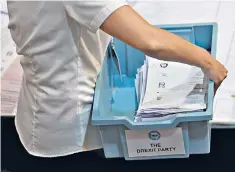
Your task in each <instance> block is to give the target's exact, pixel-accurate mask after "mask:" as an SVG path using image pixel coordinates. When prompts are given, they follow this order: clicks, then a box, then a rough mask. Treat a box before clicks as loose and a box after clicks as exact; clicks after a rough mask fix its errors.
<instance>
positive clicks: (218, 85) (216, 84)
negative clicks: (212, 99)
mask: <svg viewBox="0 0 235 172" xmlns="http://www.w3.org/2000/svg"><path fill="white" fill-rule="evenodd" d="M227 74H228V70H227V69H225V68H224V71H223V72H222V74H221V75H220V78H219V79H218V80H217V81H216V82H215V84H214V95H215V94H216V92H217V90H218V88H219V87H220V85H221V84H222V82H223V81H224V80H225V79H226V77H227Z"/></svg>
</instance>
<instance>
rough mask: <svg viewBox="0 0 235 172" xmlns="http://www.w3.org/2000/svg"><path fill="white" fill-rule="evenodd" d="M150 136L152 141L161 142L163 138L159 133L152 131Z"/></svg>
mask: <svg viewBox="0 0 235 172" xmlns="http://www.w3.org/2000/svg"><path fill="white" fill-rule="evenodd" d="M148 136H149V138H150V139H151V140H159V139H160V137H161V134H160V133H159V132H158V131H150V132H149V134H148Z"/></svg>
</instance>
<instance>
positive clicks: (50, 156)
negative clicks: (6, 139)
mask: <svg viewBox="0 0 235 172" xmlns="http://www.w3.org/2000/svg"><path fill="white" fill-rule="evenodd" d="M14 121H15V127H16V131H17V133H18V136H19V139H20V142H21V144H22V145H23V147H24V149H25V150H26V151H27V152H28V153H29V154H30V155H33V156H36V157H41V158H56V157H63V156H68V155H72V154H75V153H80V152H88V151H93V150H97V149H102V147H96V148H92V149H85V148H83V147H81V146H74V148H73V149H71V150H68V151H63V153H56V154H50V155H49V154H43V153H36V152H34V151H32V150H30V149H29V148H28V147H27V146H26V145H27V144H26V143H25V142H24V139H23V136H22V135H21V133H20V129H19V127H18V124H17V122H16V118H15V120H14ZM68 147H69V146H68Z"/></svg>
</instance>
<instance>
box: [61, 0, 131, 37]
mask: <svg viewBox="0 0 235 172" xmlns="http://www.w3.org/2000/svg"><path fill="white" fill-rule="evenodd" d="M124 5H127V2H126V0H92V1H90V0H83V1H81V0H78V1H64V7H65V10H66V12H67V14H68V15H69V16H70V17H71V18H73V19H74V20H76V21H77V22H78V23H79V24H80V25H82V26H84V27H86V28H87V29H89V30H90V31H91V32H93V33H95V32H96V31H97V30H98V29H99V27H100V26H101V25H102V23H103V22H104V21H105V19H106V18H108V17H109V16H110V15H111V14H112V13H113V12H114V11H115V10H117V9H118V8H120V7H122V6H124Z"/></svg>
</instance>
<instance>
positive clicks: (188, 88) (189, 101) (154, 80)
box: [135, 57, 208, 121]
mask: <svg viewBox="0 0 235 172" xmlns="http://www.w3.org/2000/svg"><path fill="white" fill-rule="evenodd" d="M135 85H136V94H137V98H138V102H139V108H138V110H137V114H136V119H135V120H136V121H139V120H141V121H143V120H150V119H151V120H152V119H155V120H157V119H159V117H160V119H162V117H170V116H171V115H173V114H175V113H180V112H187V111H198V110H203V109H206V101H205V100H206V93H207V85H208V79H207V78H206V77H205V76H204V73H203V72H202V71H201V69H200V68H197V67H194V66H190V65H186V64H181V63H176V62H166V61H162V60H157V59H154V58H151V57H146V60H145V63H144V65H143V66H142V67H141V68H140V69H139V70H138V71H137V74H136V80H135Z"/></svg>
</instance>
